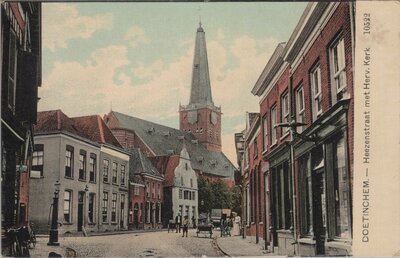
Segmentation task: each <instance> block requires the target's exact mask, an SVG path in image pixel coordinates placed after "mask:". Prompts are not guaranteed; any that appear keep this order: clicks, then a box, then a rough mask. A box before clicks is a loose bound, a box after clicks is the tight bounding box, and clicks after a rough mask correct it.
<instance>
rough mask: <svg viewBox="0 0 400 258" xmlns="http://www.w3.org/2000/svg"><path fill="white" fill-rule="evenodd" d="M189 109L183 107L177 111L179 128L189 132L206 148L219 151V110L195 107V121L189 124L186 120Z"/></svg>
mask: <svg viewBox="0 0 400 258" xmlns="http://www.w3.org/2000/svg"><path fill="white" fill-rule="evenodd" d="M190 111H191V110H184V109H181V110H180V111H179V121H180V130H183V131H185V132H191V133H192V134H193V135H194V136H195V137H196V138H197V139H198V140H199V143H201V144H203V145H204V147H206V149H208V150H211V151H221V112H220V111H213V110H212V109H210V108H207V107H204V108H199V109H196V111H197V121H196V122H195V123H193V124H191V123H190V122H189V121H188V112H190ZM212 113H214V115H213V116H215V118H213V119H215V120H214V122H215V124H214V123H213V122H212V120H213V119H211V116H212V115H211V114H212Z"/></svg>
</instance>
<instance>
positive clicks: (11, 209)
mask: <svg viewBox="0 0 400 258" xmlns="http://www.w3.org/2000/svg"><path fill="white" fill-rule="evenodd" d="M1 36H2V37H1V47H2V49H1V51H2V53H1V57H2V64H1V71H2V72H1V74H2V78H1V164H2V166H1V168H2V170H1V193H2V194H1V224H2V229H5V228H9V227H12V226H16V225H19V224H26V223H27V221H28V220H29V213H28V207H29V195H28V191H29V190H28V189H29V181H28V178H29V171H30V167H31V154H32V150H33V140H32V132H33V130H32V127H33V124H35V123H36V112H37V101H38V95H37V91H38V87H39V86H40V85H41V3H39V2H35V3H34V2H3V3H2V4H1ZM2 237H3V234H2ZM3 240H4V239H3ZM2 242H3V243H4V242H5V241H2Z"/></svg>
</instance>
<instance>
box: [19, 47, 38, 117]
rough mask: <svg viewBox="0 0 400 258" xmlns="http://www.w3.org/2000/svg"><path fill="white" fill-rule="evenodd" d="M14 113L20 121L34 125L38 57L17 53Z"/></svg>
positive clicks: (21, 52)
mask: <svg viewBox="0 0 400 258" xmlns="http://www.w3.org/2000/svg"><path fill="white" fill-rule="evenodd" d="M17 55H18V59H17V60H18V62H17V87H16V88H17V89H16V103H15V104H16V107H15V113H16V116H17V117H18V119H20V120H21V121H27V122H30V123H36V119H37V101H38V89H37V87H38V76H37V69H38V57H37V56H36V55H33V54H31V53H29V52H26V51H18V54H17Z"/></svg>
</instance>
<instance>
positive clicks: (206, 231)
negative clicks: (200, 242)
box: [196, 224, 213, 238]
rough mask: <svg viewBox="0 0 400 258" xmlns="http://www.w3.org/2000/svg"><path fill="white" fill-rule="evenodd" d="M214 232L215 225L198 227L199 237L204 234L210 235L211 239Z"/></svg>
mask: <svg viewBox="0 0 400 258" xmlns="http://www.w3.org/2000/svg"><path fill="white" fill-rule="evenodd" d="M212 230H213V225H211V224H209V225H198V226H197V232H196V233H197V237H198V236H199V233H202V234H204V235H209V236H210V238H212Z"/></svg>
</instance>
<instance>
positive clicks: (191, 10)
mask: <svg viewBox="0 0 400 258" xmlns="http://www.w3.org/2000/svg"><path fill="white" fill-rule="evenodd" d="M306 4H307V3H293V2H290V3H289V2H288V3H266V2H253V3H68V4H65V3H43V5H42V6H43V7H42V8H43V17H42V18H43V21H42V23H43V32H42V33H43V86H42V87H41V89H40V90H39V95H40V97H41V100H40V102H39V110H41V111H42V110H50V109H62V110H63V111H64V112H65V113H66V114H67V115H69V116H81V115H88V114H101V115H103V114H104V113H107V112H108V111H109V110H110V107H111V103H112V108H113V110H116V111H120V112H123V113H126V114H129V115H132V116H137V117H140V118H143V119H148V120H151V121H154V122H158V123H161V124H165V125H167V126H171V127H175V128H177V127H178V126H179V124H178V120H179V118H178V106H179V103H182V104H187V103H188V100H189V90H190V80H191V71H192V70H191V69H192V60H193V48H194V41H195V35H196V29H197V27H198V24H199V19H200V17H201V21H202V24H203V28H204V30H205V32H206V40H207V48H208V60H209V67H210V77H211V87H212V94H213V99H214V102H215V104H216V105H218V106H219V105H221V107H222V112H223V121H222V122H223V124H222V128H223V129H222V130H223V132H222V134H223V136H222V140H223V150H224V152H225V153H226V154H227V156H228V157H229V158H230V159H231V160H232V161H235V157H234V145H233V133H235V132H238V131H241V130H242V129H244V123H245V112H246V111H258V101H259V100H258V98H256V97H254V96H253V95H252V94H251V93H250V91H251V89H252V87H253V86H254V83H255V82H256V80H257V79H258V76H259V75H260V73H261V71H262V69H263V68H264V66H265V64H266V63H267V61H268V58H269V57H270V55H271V54H272V52H273V50H274V49H275V47H276V45H277V44H278V43H279V42H283V41H287V40H288V39H289V37H290V35H291V33H292V31H293V28H294V27H295V25H296V24H297V22H298V20H299V18H300V16H301V14H302V12H303V10H304V8H305V6H306Z"/></svg>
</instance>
